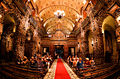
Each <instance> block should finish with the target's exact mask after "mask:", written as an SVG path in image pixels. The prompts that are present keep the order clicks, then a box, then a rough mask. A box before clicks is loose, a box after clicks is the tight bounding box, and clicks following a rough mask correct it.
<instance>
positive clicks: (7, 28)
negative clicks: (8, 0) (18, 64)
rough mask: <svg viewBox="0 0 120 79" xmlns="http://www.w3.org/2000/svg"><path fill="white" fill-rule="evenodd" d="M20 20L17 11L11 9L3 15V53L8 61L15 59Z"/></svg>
mask: <svg viewBox="0 0 120 79" xmlns="http://www.w3.org/2000/svg"><path fill="white" fill-rule="evenodd" d="M19 23H20V20H19V19H18V17H17V15H16V13H14V12H13V11H9V12H7V13H5V14H4V16H3V29H2V30H3V31H2V35H1V45H2V47H1V55H2V57H4V58H2V59H5V60H6V61H10V62H11V61H15V60H14V59H13V58H15V57H16V54H15V42H14V41H15V37H14V35H15V32H16V29H17V27H18V26H19Z"/></svg>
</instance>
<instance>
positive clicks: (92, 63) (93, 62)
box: [90, 57, 95, 67]
mask: <svg viewBox="0 0 120 79" xmlns="http://www.w3.org/2000/svg"><path fill="white" fill-rule="evenodd" d="M90 64H91V67H94V66H95V61H94V59H93V57H92V58H91V60H90Z"/></svg>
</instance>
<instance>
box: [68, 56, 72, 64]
mask: <svg viewBox="0 0 120 79" xmlns="http://www.w3.org/2000/svg"><path fill="white" fill-rule="evenodd" d="M70 60H71V57H70V56H69V57H68V58H67V62H68V63H69V64H70Z"/></svg>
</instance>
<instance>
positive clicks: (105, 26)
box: [102, 15, 117, 62]
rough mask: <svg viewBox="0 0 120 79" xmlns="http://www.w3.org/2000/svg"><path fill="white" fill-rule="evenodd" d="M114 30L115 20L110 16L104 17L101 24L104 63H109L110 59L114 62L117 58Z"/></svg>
mask: <svg viewBox="0 0 120 79" xmlns="http://www.w3.org/2000/svg"><path fill="white" fill-rule="evenodd" d="M115 30H116V24H115V19H114V18H113V17H112V16H111V15H108V16H106V17H105V18H104V20H103V23H102V33H103V42H104V56H105V60H106V62H110V61H111V60H112V59H113V60H116V58H117V57H116V56H117V52H116V48H117V47H116V35H115Z"/></svg>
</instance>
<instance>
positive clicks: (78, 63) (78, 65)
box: [77, 57, 83, 70]
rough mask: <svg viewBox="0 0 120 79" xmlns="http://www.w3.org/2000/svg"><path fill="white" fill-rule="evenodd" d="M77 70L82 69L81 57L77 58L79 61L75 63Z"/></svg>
mask: <svg viewBox="0 0 120 79" xmlns="http://www.w3.org/2000/svg"><path fill="white" fill-rule="evenodd" d="M77 69H78V70H82V69H83V60H82V58H81V57H80V58H79V61H78V62H77Z"/></svg>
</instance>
